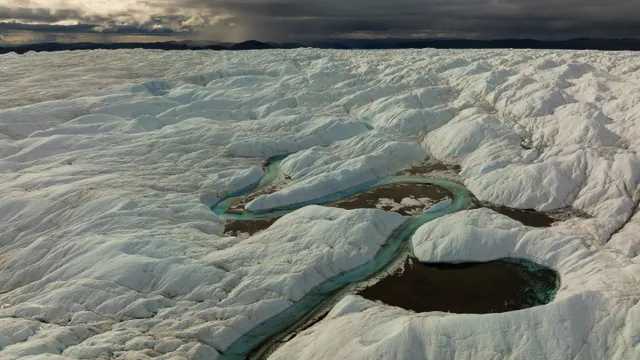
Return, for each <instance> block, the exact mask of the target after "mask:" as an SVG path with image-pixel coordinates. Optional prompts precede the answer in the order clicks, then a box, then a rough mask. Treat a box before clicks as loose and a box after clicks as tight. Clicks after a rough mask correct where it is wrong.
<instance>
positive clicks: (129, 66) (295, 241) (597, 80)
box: [0, 49, 640, 359]
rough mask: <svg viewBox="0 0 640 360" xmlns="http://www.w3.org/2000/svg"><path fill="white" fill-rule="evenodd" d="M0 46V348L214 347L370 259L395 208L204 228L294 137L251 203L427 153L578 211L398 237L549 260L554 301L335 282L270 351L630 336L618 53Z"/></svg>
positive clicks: (637, 93) (625, 132)
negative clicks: (322, 311)
mask: <svg viewBox="0 0 640 360" xmlns="http://www.w3.org/2000/svg"><path fill="white" fill-rule="evenodd" d="M140 59H144V61H143V62H141V61H140ZM0 62H1V63H2V68H3V72H2V73H1V74H0V79H1V80H2V84H3V87H2V89H0V358H3V359H4V358H7V359H16V358H21V357H27V356H33V357H32V358H43V359H44V358H52V359H53V358H59V357H60V356H61V357H65V358H80V359H90V358H98V357H100V356H107V357H108V356H123V357H129V358H150V357H159V358H185V359H212V358H216V357H218V356H219V354H220V353H221V352H224V350H225V349H226V347H227V346H229V345H230V344H231V343H232V342H233V341H234V340H236V339H237V338H238V337H239V336H241V335H242V334H243V333H245V332H246V331H248V330H250V329H251V328H252V327H253V326H254V325H256V324H257V323H259V322H260V321H263V320H265V319H266V318H268V317H269V316H271V315H273V314H275V313H277V312H278V311H280V310H282V309H283V308H285V307H287V306H288V305H290V304H291V303H292V302H295V301H296V300H297V299H300V297H302V296H303V295H304V294H305V292H306V291H309V289H310V288H311V287H313V286H314V285H316V284H318V283H319V282H321V281H322V280H323V279H326V278H327V277H330V276H332V275H335V274H337V273H339V272H341V271H344V270H347V269H349V268H353V267H355V266H357V265H359V264H361V263H363V262H365V261H367V260H369V259H371V257H373V255H374V254H375V253H376V251H377V250H378V249H379V248H380V247H381V246H382V245H384V241H385V239H386V237H387V235H389V234H390V233H391V231H392V230H393V229H394V228H395V227H396V226H398V225H399V224H400V222H401V217H400V216H399V215H395V214H389V213H385V212H383V211H380V210H353V211H345V210H340V209H329V208H324V207H319V206H310V207H306V208H303V209H300V210H298V211H296V212H293V213H291V214H289V215H287V216H285V217H283V218H282V219H280V220H278V221H277V222H276V223H275V224H274V225H273V226H272V227H271V228H269V229H268V230H266V231H264V232H261V233H258V234H256V235H254V236H252V237H250V238H249V239H244V240H243V239H239V238H234V237H226V236H223V235H222V234H223V232H224V222H223V221H222V219H220V218H219V217H217V216H216V215H215V214H213V213H212V212H211V211H210V209H209V208H208V206H207V205H211V204H213V203H215V201H216V199H218V198H220V197H222V196H224V195H225V194H228V193H231V192H234V191H236V190H239V189H242V188H245V187H246V186H248V185H250V184H252V183H255V181H257V180H258V179H259V178H260V177H261V175H262V173H263V170H262V168H261V163H262V161H264V159H265V158H267V157H270V156H274V155H281V154H290V153H291V154H292V155H290V156H289V157H287V158H286V159H285V160H283V161H282V163H281V168H282V170H283V172H284V173H285V174H286V175H287V176H288V177H289V178H290V179H291V184H290V185H289V186H287V187H286V188H284V189H282V190H280V191H277V192H275V193H273V194H267V195H262V196H260V197H258V198H256V199H255V200H253V201H252V202H250V203H249V204H247V209H248V210H263V209H268V208H273V207H280V206H285V205H291V204H296V203H301V202H306V201H309V200H312V199H315V198H318V197H322V196H325V195H328V194H331V193H334V192H336V191H341V190H345V189H348V188H351V187H353V186H356V185H360V184H363V183H366V182H370V181H374V180H377V179H380V178H384V177H387V176H390V175H393V174H395V173H396V172H397V171H399V170H401V169H403V168H406V167H408V166H410V165H415V164H418V163H420V162H423V161H424V160H425V159H426V158H430V159H432V160H433V159H435V160H440V161H443V162H445V163H447V164H455V165H459V166H460V167H461V172H460V179H461V180H462V181H463V182H464V184H465V186H466V187H467V188H468V189H469V190H471V191H472V192H473V193H474V195H475V196H476V197H478V199H479V200H481V201H488V202H492V203H496V204H501V205H506V206H511V207H516V208H535V209H537V210H541V211H547V210H554V209H558V208H563V207H574V208H576V209H579V210H582V211H584V212H586V213H588V214H590V215H591V216H592V218H589V219H582V218H580V219H569V220H566V221H562V222H559V223H557V224H555V225H554V226H553V227H551V228H547V229H534V228H529V227H525V226H522V225H521V224H519V223H518V222H516V221H514V220H511V219H508V218H506V217H504V216H502V215H499V214H497V213H494V212H492V211H490V210H488V209H475V210H467V211H462V212H459V213H456V214H451V215H448V216H446V217H444V218H440V219H438V220H435V221H432V222H430V223H428V224H426V225H424V226H423V227H422V228H421V229H419V230H418V232H417V233H416V234H415V235H414V236H413V238H412V246H413V248H414V251H415V255H416V256H418V257H419V258H420V259H421V260H424V261H450V262H462V261H484V260H492V259H498V258H501V257H507V256H513V257H521V258H526V259H531V260H534V261H536V262H539V263H541V264H544V265H547V266H550V267H552V268H554V269H556V270H557V271H558V272H559V273H560V276H561V286H560V288H559V291H558V295H557V297H556V299H555V300H554V301H553V302H551V303H550V304H548V305H544V306H540V307H536V308H531V309H526V310H521V311H516V312H510V313H502V314H489V315H457V314H443V313H424V314H415V313H411V312H408V311H405V310H402V309H398V308H393V307H389V306H386V305H383V304H379V303H372V302H370V301H367V300H365V299H363V298H360V297H358V296H347V297H345V298H344V299H343V300H342V301H340V302H339V303H338V304H337V305H336V306H335V307H334V308H333V310H332V312H331V313H330V314H329V316H327V318H325V319H323V320H322V321H320V322H319V323H318V324H316V325H314V326H313V327H311V328H309V329H307V330H306V331H304V332H302V333H301V334H299V335H298V336H296V337H295V338H293V339H292V340H291V341H289V342H288V343H286V344H285V345H284V346H283V347H281V348H279V349H278V350H277V351H276V352H275V353H274V354H272V355H271V358H273V359H292V358H299V359H338V358H349V359H358V358H362V359H398V358H407V359H409V358H410V359H422V358H425V359H427V358H429V359H431V358H438V359H440V358H457V359H468V358H528V359H531V358H540V359H545V358H546V359H550V358H554V359H556V358H557V359H564V358H577V359H633V358H637V357H639V356H640V322H639V321H638V319H640V304H639V302H640V283H639V281H640V235H638V232H637V231H638V229H640V215H638V211H637V204H638V201H639V200H640V193H639V192H638V191H637V188H638V184H639V183H640V157H639V156H638V154H637V152H638V150H640V140H639V139H640V130H638V128H640V60H638V58H637V54H636V53H632V52H615V53H614V52H598V51H520V50H518V51H515V50H465V51H457V50H403V51H329V50H313V49H299V50H269V51H247V52H207V51H201V52H162V51H143V50H128V51H89V52H60V53H40V54H35V53H29V54H26V55H24V56H18V55H15V54H7V55H2V56H0ZM125 69H126V71H125ZM372 128H373V129H372Z"/></svg>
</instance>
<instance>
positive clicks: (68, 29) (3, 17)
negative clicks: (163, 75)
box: [0, 0, 640, 43]
mask: <svg viewBox="0 0 640 360" xmlns="http://www.w3.org/2000/svg"><path fill="white" fill-rule="evenodd" d="M639 17H640V6H637V0H612V1H604V0H393V1H389V0H323V1H317V0H112V1H100V0H0V41H3V42H5V43H6V42H26V41H79V40H80V41H85V40H98V41H129V40H134V41H159V40H160V41H162V40H180V39H191V40H218V41H243V40H247V39H256V40H263V41H280V42H282V41H304V40H309V39H329V38H379V37H404V38H414V37H419V38H433V37H448V38H450V37H455V38H480V39H488V38H523V37H528V38H538V39H566V38H572V37H638V36H640V23H639V22H638V21H637V19H638V18H639Z"/></svg>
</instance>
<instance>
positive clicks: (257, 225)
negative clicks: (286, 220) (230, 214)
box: [224, 217, 280, 236]
mask: <svg viewBox="0 0 640 360" xmlns="http://www.w3.org/2000/svg"><path fill="white" fill-rule="evenodd" d="M279 218H280V217H274V218H271V219H264V220H229V221H228V222H227V223H226V224H225V226H224V234H225V235H230V236H243V235H248V236H250V235H253V234H255V233H257V232H259V231H262V230H264V229H267V228H268V227H269V226H271V225H272V224H273V223H274V222H276V220H278V219H279Z"/></svg>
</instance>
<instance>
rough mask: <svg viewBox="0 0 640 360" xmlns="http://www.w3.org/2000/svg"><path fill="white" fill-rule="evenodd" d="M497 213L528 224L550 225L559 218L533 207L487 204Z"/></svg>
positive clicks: (535, 225)
mask: <svg viewBox="0 0 640 360" xmlns="http://www.w3.org/2000/svg"><path fill="white" fill-rule="evenodd" d="M485 207H487V208H489V209H491V210H493V211H495V212H497V213H500V214H502V215H505V216H508V217H510V218H512V219H513V220H516V221H519V222H521V223H522V224H523V225H526V226H533V227H549V226H551V224H553V223H554V222H556V221H557V220H556V219H554V218H553V217H551V216H550V215H549V214H548V213H544V212H539V211H536V210H533V209H524V210H522V209H513V208H510V207H506V206H497V205H487V206H485Z"/></svg>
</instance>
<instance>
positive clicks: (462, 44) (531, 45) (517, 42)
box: [0, 38, 640, 54]
mask: <svg viewBox="0 0 640 360" xmlns="http://www.w3.org/2000/svg"><path fill="white" fill-rule="evenodd" d="M304 47H312V48H320V49H422V48H436V49H558V50H560V49H565V50H630V51H638V50H640V39H637V38H627V39H593V38H577V39H569V40H553V41H547V40H534V39H499V40H470V39H421V40H415V39H393V38H389V39H340V40H327V41H310V42H308V43H306V44H301V43H265V42H260V41H256V40H249V41H244V42H241V43H231V44H230V43H213V42H212V43H203V42H191V41H166V42H153V43H132V42H126V43H55V42H53V43H34V44H23V45H14V46H0V54H6V53H10V52H15V53H18V54H24V53H26V52H29V51H36V52H40V51H69V50H70V51H74V50H98V49H107V50H116V49H157V50H232V51H235V50H265V49H294V48H304Z"/></svg>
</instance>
